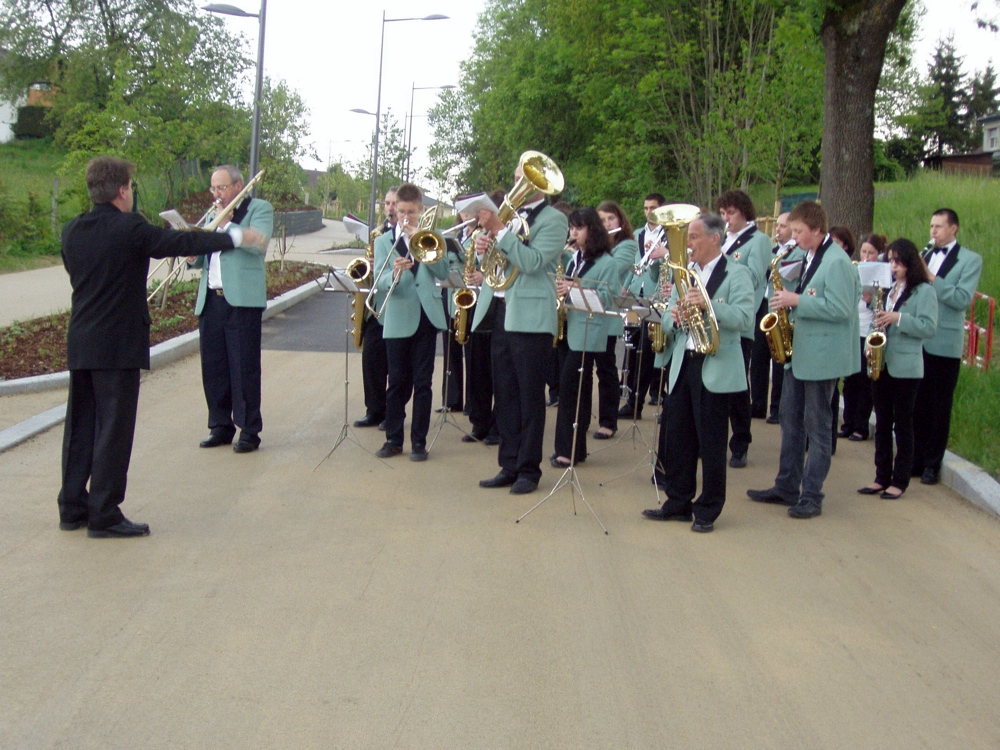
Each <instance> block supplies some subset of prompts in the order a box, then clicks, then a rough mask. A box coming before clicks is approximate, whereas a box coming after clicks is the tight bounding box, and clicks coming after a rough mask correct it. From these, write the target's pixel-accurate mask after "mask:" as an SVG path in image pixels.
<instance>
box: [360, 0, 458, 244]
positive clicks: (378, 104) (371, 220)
mask: <svg viewBox="0 0 1000 750" xmlns="http://www.w3.org/2000/svg"><path fill="white" fill-rule="evenodd" d="M447 18H448V16H443V15H441V14H440V13H435V14H433V15H430V16H421V17H419V18H417V17H414V18H386V17H385V11H384V10H383V11H382V39H381V41H380V42H379V51H378V94H377V96H376V97H375V151H374V155H373V156H372V199H371V204H370V206H369V214H368V228H369V229H374V228H375V207H376V203H377V201H378V132H379V130H380V129H381V119H382V58H383V56H384V54H385V25H386V24H387V23H393V22H396V21H444V20H445V19H447ZM353 111H357V110H353ZM364 114H371V112H364Z"/></svg>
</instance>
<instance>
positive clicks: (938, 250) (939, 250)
mask: <svg viewBox="0 0 1000 750" xmlns="http://www.w3.org/2000/svg"><path fill="white" fill-rule="evenodd" d="M946 252H948V248H947V247H936V248H934V249H933V250H931V255H937V254H938V253H941V254H942V255H944V254H945V253H946Z"/></svg>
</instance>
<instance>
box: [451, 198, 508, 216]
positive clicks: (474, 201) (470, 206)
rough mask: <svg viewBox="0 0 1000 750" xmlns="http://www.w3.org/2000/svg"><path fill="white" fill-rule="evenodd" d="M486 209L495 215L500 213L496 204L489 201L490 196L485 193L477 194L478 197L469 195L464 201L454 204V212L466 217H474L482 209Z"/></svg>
mask: <svg viewBox="0 0 1000 750" xmlns="http://www.w3.org/2000/svg"><path fill="white" fill-rule="evenodd" d="M484 208H485V209H488V210H490V211H492V212H493V213H495V214H498V213H500V209H499V208H497V204H496V203H494V202H493V201H491V200H490V196H488V195H487V194H486V193H479V194H478V195H470V196H469V197H468V198H465V199H464V200H460V201H456V202H455V211H456V212H458V213H460V214H465V215H466V216H474V215H475V214H476V213H477V212H479V211H481V210H482V209H484Z"/></svg>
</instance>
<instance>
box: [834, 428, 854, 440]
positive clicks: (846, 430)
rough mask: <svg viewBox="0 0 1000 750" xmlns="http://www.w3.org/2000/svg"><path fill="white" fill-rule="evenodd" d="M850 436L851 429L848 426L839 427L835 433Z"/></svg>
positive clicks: (840, 436) (838, 435)
mask: <svg viewBox="0 0 1000 750" xmlns="http://www.w3.org/2000/svg"><path fill="white" fill-rule="evenodd" d="M850 436H851V430H850V428H849V427H841V428H840V431H839V432H838V433H837V437H839V438H845V437H850Z"/></svg>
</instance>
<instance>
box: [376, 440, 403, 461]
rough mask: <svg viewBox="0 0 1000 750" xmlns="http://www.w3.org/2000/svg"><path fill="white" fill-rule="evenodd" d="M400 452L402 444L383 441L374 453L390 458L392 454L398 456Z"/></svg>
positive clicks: (380, 456)
mask: <svg viewBox="0 0 1000 750" xmlns="http://www.w3.org/2000/svg"><path fill="white" fill-rule="evenodd" d="M402 452H403V446H401V445H394V444H392V443H385V444H384V445H383V446H382V447H381V448H379V449H378V450H377V451H375V455H376V456H378V457H379V458H392V457H393V456H398V455H399V454H400V453H402Z"/></svg>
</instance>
